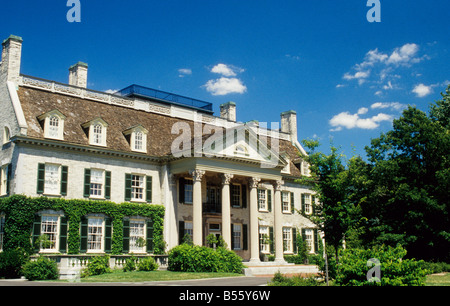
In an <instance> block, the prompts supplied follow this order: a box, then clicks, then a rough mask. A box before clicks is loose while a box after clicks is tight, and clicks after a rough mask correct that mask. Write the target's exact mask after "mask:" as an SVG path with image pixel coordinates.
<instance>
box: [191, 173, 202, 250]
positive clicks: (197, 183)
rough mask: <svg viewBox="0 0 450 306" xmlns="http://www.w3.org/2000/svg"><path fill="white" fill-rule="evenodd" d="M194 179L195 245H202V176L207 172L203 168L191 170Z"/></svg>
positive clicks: (193, 216)
mask: <svg viewBox="0 0 450 306" xmlns="http://www.w3.org/2000/svg"><path fill="white" fill-rule="evenodd" d="M190 174H191V175H192V178H193V180H194V186H193V199H192V202H193V203H192V206H193V207H192V210H193V212H192V219H193V220H192V227H193V229H192V230H193V238H192V240H193V243H194V245H202V244H203V243H202V241H203V238H202V237H203V236H202V235H203V233H202V223H203V222H202V219H203V218H202V177H203V175H204V174H205V171H203V170H197V169H196V170H193V171H190Z"/></svg>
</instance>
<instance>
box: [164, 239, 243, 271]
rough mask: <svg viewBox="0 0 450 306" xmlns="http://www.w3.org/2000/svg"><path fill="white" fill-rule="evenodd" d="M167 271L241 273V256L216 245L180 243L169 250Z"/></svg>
mask: <svg viewBox="0 0 450 306" xmlns="http://www.w3.org/2000/svg"><path fill="white" fill-rule="evenodd" d="M168 261H169V264H168V270H169V271H182V272H232V273H242V268H243V264H242V262H241V258H240V257H239V256H238V255H236V253H234V252H233V251H229V250H227V249H225V248H222V247H218V248H217V249H216V250H214V249H211V248H208V247H204V246H190V245H187V244H181V245H179V246H176V247H174V248H173V249H171V250H170V251H169V258H168Z"/></svg>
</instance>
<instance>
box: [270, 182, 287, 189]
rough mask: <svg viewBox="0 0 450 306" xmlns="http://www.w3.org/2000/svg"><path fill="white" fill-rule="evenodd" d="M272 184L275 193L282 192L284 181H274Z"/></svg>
mask: <svg viewBox="0 0 450 306" xmlns="http://www.w3.org/2000/svg"><path fill="white" fill-rule="evenodd" d="M272 184H273V188H274V190H275V191H281V186H282V185H283V184H284V181H282V180H278V181H273V182H272Z"/></svg>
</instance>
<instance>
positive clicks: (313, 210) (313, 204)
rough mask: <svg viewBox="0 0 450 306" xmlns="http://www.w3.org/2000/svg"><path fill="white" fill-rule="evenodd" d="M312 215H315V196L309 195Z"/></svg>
mask: <svg viewBox="0 0 450 306" xmlns="http://www.w3.org/2000/svg"><path fill="white" fill-rule="evenodd" d="M311 204H312V214H313V215H315V214H316V196H314V195H311Z"/></svg>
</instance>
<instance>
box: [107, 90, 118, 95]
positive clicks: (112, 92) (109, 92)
mask: <svg viewBox="0 0 450 306" xmlns="http://www.w3.org/2000/svg"><path fill="white" fill-rule="evenodd" d="M119 90H120V89H107V90H105V92H106V93H108V94H114V93H116V92H118V91H119Z"/></svg>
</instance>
